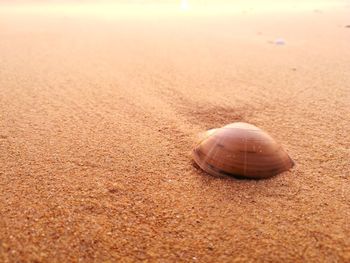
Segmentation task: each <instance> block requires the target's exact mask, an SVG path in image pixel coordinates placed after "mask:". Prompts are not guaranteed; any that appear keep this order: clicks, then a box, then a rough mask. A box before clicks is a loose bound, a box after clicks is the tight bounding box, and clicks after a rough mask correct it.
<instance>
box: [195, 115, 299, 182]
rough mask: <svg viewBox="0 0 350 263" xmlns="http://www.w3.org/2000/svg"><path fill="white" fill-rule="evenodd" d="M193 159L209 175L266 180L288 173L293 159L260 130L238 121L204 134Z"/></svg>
mask: <svg viewBox="0 0 350 263" xmlns="http://www.w3.org/2000/svg"><path fill="white" fill-rule="evenodd" d="M193 159H194V161H195V162H196V163H197V164H198V165H199V167H200V168H202V169H203V170H204V171H206V172H207V173H209V174H212V175H217V176H221V175H235V176H243V177H247V178H267V177H270V176H273V175H276V174H279V173H281V172H284V171H287V170H289V169H290V168H292V167H293V166H294V162H293V160H292V159H291V158H290V157H289V155H288V154H287V153H286V152H285V151H284V150H283V149H282V147H281V146H280V145H279V144H278V143H277V142H276V141H275V140H274V139H273V138H272V137H271V136H270V135H268V134H267V133H266V132H264V131H263V130H261V129H259V128H258V127H256V126H254V125H252V124H248V123H243V122H236V123H232V124H229V125H226V126H224V127H222V128H219V129H212V130H209V131H207V132H206V133H205V134H204V135H202V139H201V141H200V142H199V143H198V144H197V145H196V146H195V148H194V150H193Z"/></svg>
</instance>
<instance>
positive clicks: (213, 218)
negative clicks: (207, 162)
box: [0, 5, 350, 262]
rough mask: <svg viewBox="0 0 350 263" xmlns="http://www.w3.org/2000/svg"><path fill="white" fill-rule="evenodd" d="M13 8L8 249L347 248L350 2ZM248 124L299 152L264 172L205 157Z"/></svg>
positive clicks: (38, 256)
mask: <svg viewBox="0 0 350 263" xmlns="http://www.w3.org/2000/svg"><path fill="white" fill-rule="evenodd" d="M4 10H5V9H2V11H0V13H1V15H0V261H1V262H78V261H82V262H109V261H111V262H112V261H117V260H120V261H122V262H134V261H148V262H155V261H157V262H349V261H350V181H349V178H350V177H349V176H350V162H349V158H350V135H349V134H350V121H349V120H350V48H349V43H350V29H348V28H347V27H346V26H347V25H348V24H350V20H349V17H348V12H349V11H350V9H349V6H348V5H339V6H336V7H328V8H323V9H316V7H315V8H314V7H307V8H305V9H303V10H299V11H297V10H294V11H290V12H289V11H288V12H287V11H285V12H282V11H281V10H280V11H278V12H277V11H274V12H270V13H266V12H261V13H258V12H255V11H254V10H250V9H249V10H243V11H242V12H236V13H232V14H229V12H227V13H225V14H224V15H208V14H205V13H204V12H203V13H202V14H199V13H198V14H195V15H192V16H191V11H190V10H189V11H188V12H187V13H186V14H182V13H180V12H177V13H174V14H173V15H169V16H167V15H164V14H162V13H161V12H160V13H159V14H158V15H152V16H134V17H133V16H132V15H130V16H123V17H122V16H121V17H114V18H113V17H104V18H102V17H98V16H91V15H90V14H79V15H74V14H72V13H59V12H58V13H56V14H51V13H50V14H46V15H45V14H44V13H42V14H40V15H34V13H30V12H29V13H28V14H26V13H25V12H24V11H23V10H22V11H21V12H18V13H16V12H13V13H11V12H10V11H8V10H7V11H4ZM276 39H283V40H284V41H285V43H284V45H276V44H274V41H275V40H276ZM234 121H244V122H249V123H252V124H254V125H256V126H258V127H260V128H262V129H264V130H266V131H267V132H268V133H269V134H270V135H272V136H273V137H274V138H275V139H276V140H278V141H279V142H280V143H281V144H282V145H283V147H284V148H285V149H286V150H287V151H288V153H289V154H290V156H291V157H292V158H293V159H294V161H295V162H296V166H295V167H294V168H293V169H292V170H291V171H288V172H285V173H283V174H281V175H278V176H275V177H273V178H271V179H268V180H260V181H256V180H238V179H235V178H231V177H225V178H215V177H212V176H210V175H207V174H205V173H204V172H202V171H201V170H199V169H198V168H197V167H195V166H194V165H193V163H192V161H191V155H190V153H191V149H192V146H193V144H194V142H195V140H196V137H197V134H198V133H199V132H201V131H204V130H206V129H209V128H213V127H219V126H222V125H225V124H227V123H231V122H234Z"/></svg>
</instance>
